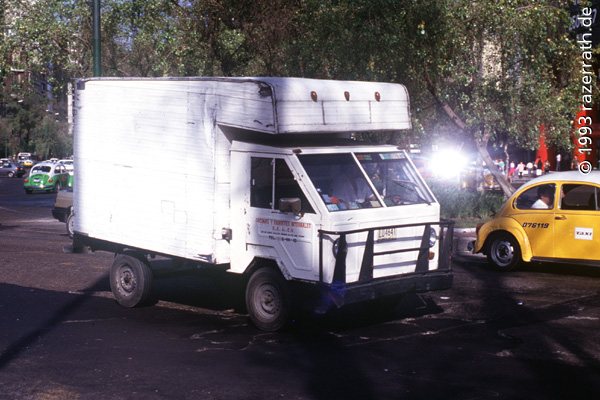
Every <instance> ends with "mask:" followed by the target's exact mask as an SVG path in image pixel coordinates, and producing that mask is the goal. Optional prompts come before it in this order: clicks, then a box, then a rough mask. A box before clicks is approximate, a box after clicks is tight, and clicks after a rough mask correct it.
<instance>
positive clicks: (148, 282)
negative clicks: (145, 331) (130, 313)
mask: <svg viewBox="0 0 600 400" xmlns="http://www.w3.org/2000/svg"><path fill="white" fill-rule="evenodd" d="M152 280H153V276H152V270H151V269H150V266H149V265H148V263H147V262H146V261H145V260H141V259H139V258H137V257H134V256H132V255H128V254H119V255H117V256H116V257H115V261H114V262H113V264H112V267H111V268H110V289H111V290H112V293H113V295H114V296H115V299H116V300H117V303H119V304H120V305H122V306H123V307H135V306H139V305H143V304H144V303H145V302H146V301H147V300H148V298H149V297H150V293H151V292H152Z"/></svg>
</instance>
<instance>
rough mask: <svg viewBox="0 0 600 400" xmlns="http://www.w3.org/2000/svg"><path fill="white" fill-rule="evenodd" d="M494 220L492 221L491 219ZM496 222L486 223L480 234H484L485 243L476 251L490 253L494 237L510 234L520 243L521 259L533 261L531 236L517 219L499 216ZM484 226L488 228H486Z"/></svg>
mask: <svg viewBox="0 0 600 400" xmlns="http://www.w3.org/2000/svg"><path fill="white" fill-rule="evenodd" d="M490 222H492V221H490ZM495 222H496V223H494V224H491V225H490V226H487V227H486V225H484V226H483V227H482V229H481V231H480V232H479V235H480V236H484V237H485V240H484V242H483V245H481V247H480V248H479V249H476V252H483V253H484V254H488V252H489V248H490V244H491V243H492V241H493V239H494V238H495V237H497V236H498V235H500V234H509V235H511V236H512V237H514V238H515V240H516V241H517V243H518V244H519V247H520V250H521V259H522V260H523V261H524V262H529V261H531V257H533V253H532V251H531V243H530V242H529V237H528V236H527V234H526V233H525V230H524V229H523V227H522V226H521V225H519V223H518V222H517V221H515V220H514V219H512V218H499V219H498V221H495ZM484 228H486V229H485V230H484Z"/></svg>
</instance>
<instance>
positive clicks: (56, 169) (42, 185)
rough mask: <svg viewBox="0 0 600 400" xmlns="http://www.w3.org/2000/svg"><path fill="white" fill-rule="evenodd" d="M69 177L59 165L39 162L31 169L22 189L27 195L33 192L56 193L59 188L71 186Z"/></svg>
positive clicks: (63, 167) (62, 166)
mask: <svg viewBox="0 0 600 400" xmlns="http://www.w3.org/2000/svg"><path fill="white" fill-rule="evenodd" d="M69 176H70V175H69V173H68V172H67V169H66V168H65V166H64V165H62V164H61V163H51V162H41V163H39V164H36V165H34V166H33V167H32V168H31V171H29V177H27V178H25V182H24V184H23V187H24V188H25V192H26V193H27V194H31V193H33V192H34V191H45V192H49V193H50V192H55V193H57V192H58V191H59V190H60V189H61V188H66V187H70V186H72V183H70V181H69Z"/></svg>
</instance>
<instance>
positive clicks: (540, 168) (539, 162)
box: [535, 156, 544, 176]
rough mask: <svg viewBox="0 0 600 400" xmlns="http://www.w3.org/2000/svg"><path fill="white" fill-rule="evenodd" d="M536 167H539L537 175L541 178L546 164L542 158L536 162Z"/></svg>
mask: <svg viewBox="0 0 600 400" xmlns="http://www.w3.org/2000/svg"><path fill="white" fill-rule="evenodd" d="M535 166H536V167H537V175H538V176H540V175H541V174H542V168H543V166H544V164H543V163H542V157H540V156H538V158H537V160H535Z"/></svg>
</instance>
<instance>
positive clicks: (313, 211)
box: [74, 78, 452, 330]
mask: <svg viewBox="0 0 600 400" xmlns="http://www.w3.org/2000/svg"><path fill="white" fill-rule="evenodd" d="M74 112H75V146H74V151H75V175H74V178H75V182H74V188H75V195H74V209H75V224H74V231H75V234H74V236H75V237H74V241H75V243H76V244H78V245H85V246H88V247H89V248H91V249H92V250H94V251H96V250H103V251H110V252H114V253H115V260H114V263H113V265H112V267H111V271H110V284H111V289H112V292H113V294H114V296H115V298H116V300H117V302H118V303H120V304H121V305H123V306H127V307H133V306H136V305H138V304H141V303H143V302H144V301H146V300H147V299H148V296H149V295H150V293H151V288H152V280H153V279H152V278H153V272H152V267H151V263H150V262H149V257H152V256H156V255H158V256H162V257H169V258H172V259H173V260H177V261H185V262H186V263H189V262H192V263H193V264H194V265H197V266H207V267H208V266H211V267H213V268H212V269H214V268H216V269H220V270H223V271H226V272H227V273H230V274H237V276H238V277H239V276H240V275H242V276H244V277H245V278H246V280H245V282H246V284H245V285H244V290H245V300H246V307H247V310H248V313H249V316H250V318H251V320H252V322H253V323H254V324H255V325H257V326H258V327H259V328H261V329H264V330H277V329H280V328H281V327H282V326H283V325H284V324H285V322H286V321H287V320H288V317H289V313H290V309H291V305H292V303H293V301H294V300H295V298H294V295H293V294H292V292H291V291H290V287H289V283H290V282H292V281H293V282H298V283H301V285H300V286H303V287H314V288H318V289H319V290H316V291H315V292H317V293H319V296H321V298H320V299H318V301H319V302H320V304H321V305H322V304H323V303H324V302H325V303H326V304H327V302H329V304H332V305H335V306H338V307H339V306H342V305H344V304H350V303H356V302H363V301H369V300H374V299H377V298H381V297H387V296H395V295H399V294H403V293H407V292H423V291H429V290H441V289H447V288H449V287H451V285H452V273H451V269H450V251H451V241H452V222H451V221H440V207H439V204H438V203H437V202H436V199H435V198H434V196H433V195H432V193H431V191H430V190H429V188H428V187H427V185H426V183H425V182H424V181H423V179H422V178H421V176H420V175H419V173H418V171H417V169H416V168H415V166H414V164H413V163H412V162H411V160H410V158H409V156H407V154H406V153H405V152H404V151H402V150H400V149H398V148H397V147H396V146H391V145H373V144H369V143H363V142H359V141H356V140H352V138H351V137H352V134H353V133H355V132H365V131H368V132H377V131H399V130H403V129H408V128H410V126H411V120H410V111H409V98H408V93H407V91H406V88H405V87H404V86H402V85H399V84H390V83H373V82H349V81H327V80H313V79H300V78H158V79H155V78H151V79H146V78H91V79H82V80H78V81H77V82H76V90H75V104H74ZM294 286H297V285H296V284H294ZM308 292H311V291H310V290H309V291H308Z"/></svg>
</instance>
